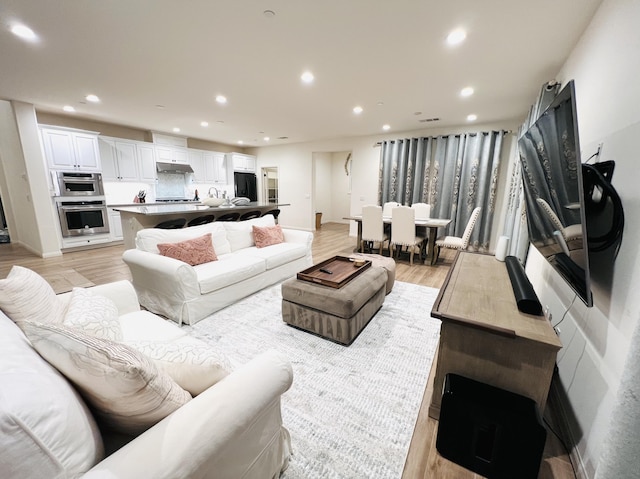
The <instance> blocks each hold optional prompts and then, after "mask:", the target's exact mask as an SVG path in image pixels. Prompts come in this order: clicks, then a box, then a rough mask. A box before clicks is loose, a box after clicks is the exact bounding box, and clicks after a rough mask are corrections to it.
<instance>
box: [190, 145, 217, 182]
mask: <svg viewBox="0 0 640 479" xmlns="http://www.w3.org/2000/svg"><path fill="white" fill-rule="evenodd" d="M189 164H190V165H191V168H193V182H194V183H211V182H212V181H211V179H210V178H211V177H210V176H207V169H206V168H205V164H204V152H203V151H201V150H194V149H190V150H189Z"/></svg>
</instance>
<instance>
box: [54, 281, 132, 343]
mask: <svg viewBox="0 0 640 479" xmlns="http://www.w3.org/2000/svg"><path fill="white" fill-rule="evenodd" d="M63 324H64V325H65V326H69V327H72V328H78V329H81V330H82V331H84V332H85V333H87V334H89V335H90V336H93V337H95V338H102V339H110V340H112V341H122V330H121V329H120V321H119V320H118V307H117V306H116V304H115V303H114V302H113V301H111V300H110V299H109V298H106V297H104V296H101V295H99V294H95V293H94V292H93V291H91V290H90V289H84V288H73V291H71V299H70V300H69V307H68V308H67V314H65V316H64V321H63Z"/></svg>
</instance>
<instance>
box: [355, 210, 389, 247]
mask: <svg viewBox="0 0 640 479" xmlns="http://www.w3.org/2000/svg"><path fill="white" fill-rule="evenodd" d="M369 241H370V242H372V243H373V244H372V246H371V249H373V248H374V247H375V243H379V245H380V246H379V251H380V254H382V249H383V247H384V244H385V242H388V241H389V235H387V233H385V231H384V223H383V221H382V207H380V206H377V205H365V206H363V207H362V238H361V241H360V251H361V252H363V253H364V244H365V242H369Z"/></svg>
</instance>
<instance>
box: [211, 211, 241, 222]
mask: <svg viewBox="0 0 640 479" xmlns="http://www.w3.org/2000/svg"><path fill="white" fill-rule="evenodd" d="M238 218H240V213H238V212H233V213H225V214H224V215H222V216H219V217H218V218H217V219H216V221H238Z"/></svg>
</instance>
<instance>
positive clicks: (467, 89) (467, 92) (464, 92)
mask: <svg viewBox="0 0 640 479" xmlns="http://www.w3.org/2000/svg"><path fill="white" fill-rule="evenodd" d="M471 95H473V88H471V87H470V86H468V87H464V88H463V89H462V90H460V96H464V97H467V96H471Z"/></svg>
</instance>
